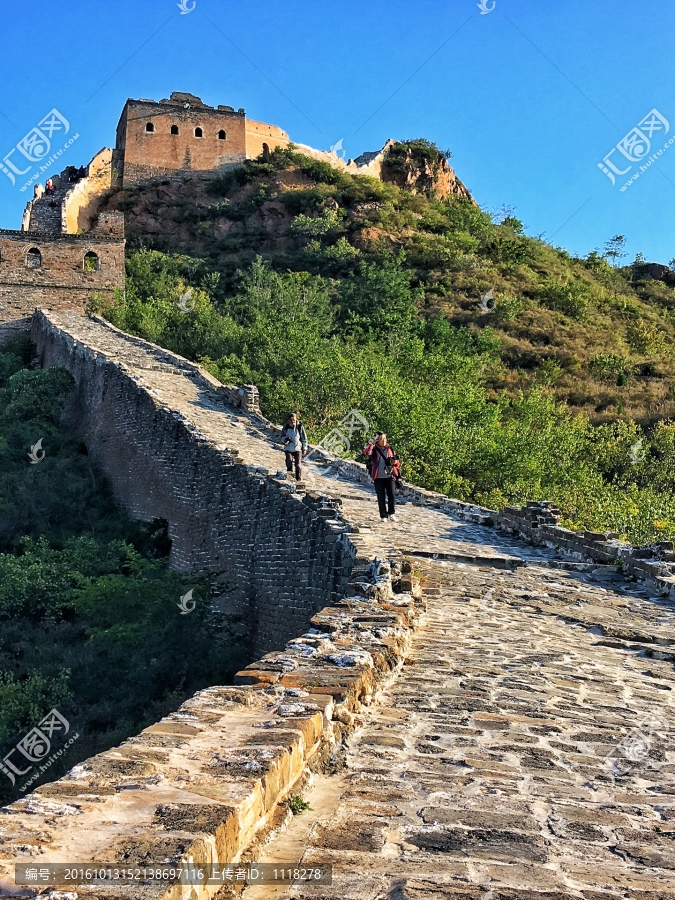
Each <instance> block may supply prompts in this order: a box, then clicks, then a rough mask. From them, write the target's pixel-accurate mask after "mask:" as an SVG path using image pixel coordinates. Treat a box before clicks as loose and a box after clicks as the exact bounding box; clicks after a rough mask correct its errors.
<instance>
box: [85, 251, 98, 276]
mask: <svg viewBox="0 0 675 900" xmlns="http://www.w3.org/2000/svg"><path fill="white" fill-rule="evenodd" d="M100 268H101V260H100V259H99V258H98V256H97V255H96V254H95V253H94V252H93V250H88V251H87V252H86V253H85V254H84V271H85V272H98V270H99V269H100Z"/></svg>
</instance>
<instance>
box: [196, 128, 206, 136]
mask: <svg viewBox="0 0 675 900" xmlns="http://www.w3.org/2000/svg"><path fill="white" fill-rule="evenodd" d="M195 137H204V131H203V130H202V129H201V128H195Z"/></svg>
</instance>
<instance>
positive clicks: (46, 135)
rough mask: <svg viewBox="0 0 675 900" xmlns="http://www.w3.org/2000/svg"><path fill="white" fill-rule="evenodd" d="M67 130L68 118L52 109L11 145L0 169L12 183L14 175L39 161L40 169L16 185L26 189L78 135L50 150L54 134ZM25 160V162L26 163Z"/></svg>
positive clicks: (67, 131)
mask: <svg viewBox="0 0 675 900" xmlns="http://www.w3.org/2000/svg"><path fill="white" fill-rule="evenodd" d="M69 131H70V122H69V121H68V119H66V117H65V116H63V115H62V114H61V113H60V112H59V111H58V109H52V110H51V111H50V112H48V113H47V115H46V116H45V117H44V118H43V119H41V120H40V121H39V122H38V124H37V125H36V126H35V127H34V128H31V130H30V131H29V132H28V134H26V135H25V136H24V137H22V138H21V140H20V141H19V142H18V143H17V144H16V145H15V146H14V147H12V149H11V150H10V151H9V153H7V154H5V156H4V157H3V158H2V162H0V171H2V172H4V174H5V175H6V176H7V177H8V178H9V180H10V181H11V182H12V184H14V185H15V184H16V176H17V175H27V174H28V173H29V172H30V171H31V169H32V168H33V166H34V165H35V164H39V165H40V167H39V169H37V170H35V171H34V172H33V173H32V174H31V176H30V178H29V179H28V180H27V181H25V182H24V184H23V185H22V186H21V187H20V188H19V190H20V191H25V190H26V189H27V188H29V187H30V185H31V184H33V183H34V182H36V181H37V180H38V178H39V177H40V175H42V174H44V173H45V172H46V171H47V169H48V168H49V167H50V166H51V165H52V163H54V162H55V161H56V160H57V159H58V158H59V157H60V156H61V155H62V154H63V152H64V151H65V150H67V149H68V147H70V146H71V144H74V143H75V141H76V140H77V139H78V138H79V136H80V135H79V133H78V134H74V135H73V136H72V137H70V138H68V140H67V141H66V142H65V144H64V145H63V146H62V147H60V148H59V149H58V150H56V151H54V152H53V153H52V152H51V151H52V144H53V143H54V135H57V136H58V135H60V134H63V135H64V136H65V135H66V134H68V133H69ZM50 154H51V155H50ZM26 162H28V165H27V166H26ZM24 166H25V168H23V167H24Z"/></svg>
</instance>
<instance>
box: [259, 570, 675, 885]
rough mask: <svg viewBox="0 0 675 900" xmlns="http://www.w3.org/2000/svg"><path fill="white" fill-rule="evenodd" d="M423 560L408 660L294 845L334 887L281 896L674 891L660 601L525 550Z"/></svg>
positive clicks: (666, 665) (672, 680)
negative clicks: (329, 800) (499, 567)
mask: <svg viewBox="0 0 675 900" xmlns="http://www.w3.org/2000/svg"><path fill="white" fill-rule="evenodd" d="M423 571H424V573H425V575H426V597H427V604H428V611H427V614H426V616H425V617H424V620H423V625H422V627H421V628H420V629H419V631H418V632H417V633H416V636H415V638H414V640H413V644H412V649H411V652H410V653H409V656H408V659H407V660H406V663H407V664H406V665H404V667H403V670H402V673H401V675H400V676H399V677H398V679H397V680H396V682H394V683H393V684H392V685H391V686H390V687H389V688H388V689H387V690H386V691H385V692H384V693H383V694H382V695H381V696H380V698H379V703H378V704H377V705H376V706H374V707H373V708H372V709H371V710H370V711H369V712H368V714H367V717H366V722H365V725H364V727H363V728H362V729H360V730H359V731H358V732H356V733H355V735H354V736H353V737H352V738H351V739H350V745H349V754H348V760H347V768H346V771H345V772H344V773H343V775H342V778H343V782H344V787H343V788H342V790H341V793H340V796H339V799H338V800H337V802H336V803H335V804H334V806H333V808H332V810H331V812H330V814H329V815H323V816H322V817H321V818H319V819H318V820H317V821H316V822H315V824H314V827H313V828H312V830H311V832H310V836H309V839H308V841H307V847H306V849H305V853H304V855H303V857H302V862H303V863H305V864H307V865H309V864H310V863H311V864H324V865H326V864H331V865H332V866H333V867H334V882H333V885H332V886H331V887H325V886H324V887H321V888H319V887H315V888H308V887H294V888H293V889H291V890H288V891H287V892H286V896H292V897H297V898H300V897H302V898H305V897H306V898H312V897H313V898H318V897H321V898H326V900H328V898H338V897H339V898H342V900H349V898H354V900H356V898H358V900H362V898H369V900H376V898H385V897H393V898H397V900H403V898H426V900H428V898H436V897H438V898H440V897H457V898H472V900H474V898H475V900H507V898H508V900H524V898H532V900H534V898H549V900H553V898H560V900H562V898H572V897H581V898H601V897H602V898H609V897H613V898H619V897H620V898H626V900H627V898H637V897H640V898H650V900H657V898H666V897H668V898H673V897H675V778H674V774H675V748H674V747H673V741H672V735H673V731H672V729H673V727H674V726H675V700H674V699H673V687H674V686H675V677H674V674H673V665H672V660H671V659H663V658H658V656H652V657H650V656H648V655H647V654H646V653H645V651H644V647H648V646H650V644H651V645H655V642H656V640H663V639H666V638H667V636H668V635H670V636H671V637H672V636H675V630H674V628H673V626H674V625H675V614H674V612H673V609H672V607H671V606H670V605H669V604H668V602H667V601H663V602H661V601H658V600H655V599H650V597H649V595H648V592H646V591H644V590H641V589H640V588H635V587H633V588H632V589H628V590H626V587H627V586H626V584H625V582H623V581H622V580H620V579H619V578H618V577H614V579H611V580H610V579H607V578H605V579H604V580H603V581H602V582H600V581H598V580H597V579H594V578H593V577H592V576H590V575H586V574H583V575H581V574H579V573H575V572H561V571H559V570H552V569H548V568H546V567H542V566H540V567H534V566H530V567H527V568H518V569H515V570H513V571H511V572H505V571H495V570H491V569H488V568H481V567H478V566H475V565H463V564H457V563H452V562H447V561H439V562H430V563H426V564H425V565H424V569H423ZM424 580H425V579H423V581H424ZM612 629H617V630H619V631H621V632H622V633H628V632H631V633H633V632H634V633H635V634H639V635H640V637H641V641H642V643H641V644H640V645H639V646H638V645H634V646H633V645H630V642H628V641H626V642H625V643H623V644H622V643H620V642H619V643H616V644H611V643H609V642H608V641H607V640H606V639H605V638H604V636H603V632H607V631H609V630H612ZM315 790H317V791H318V793H319V796H320V794H321V792H322V790H323V788H322V786H321V784H320V783H318V784H317V787H316V788H315ZM308 799H309V800H310V802H311V800H312V794H311V793H310V794H308ZM274 853H275V848H274V845H273V844H272V845H270V846H269V847H268V848H267V850H266V852H265V854H264V855H263V859H272V860H273V859H274V858H275V857H274ZM276 896H279V895H278V894H277V895H276ZM244 900H247V895H246V891H245V892H244Z"/></svg>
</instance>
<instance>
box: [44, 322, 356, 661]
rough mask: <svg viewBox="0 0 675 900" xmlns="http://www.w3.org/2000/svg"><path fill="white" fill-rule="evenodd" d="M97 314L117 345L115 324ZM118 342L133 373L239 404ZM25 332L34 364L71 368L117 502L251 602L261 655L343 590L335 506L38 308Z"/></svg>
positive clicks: (186, 371)
mask: <svg viewBox="0 0 675 900" xmlns="http://www.w3.org/2000/svg"><path fill="white" fill-rule="evenodd" d="M98 321H99V322H100V323H101V328H99V332H100V331H101V330H103V331H104V334H105V336H106V337H108V336H109V337H110V340H111V346H112V345H114V343H115V341H116V340H117V335H122V332H118V331H117V329H114V328H112V327H111V326H108V325H106V324H105V323H103V322H102V320H98ZM123 338H124V344H123V347H124V350H125V353H129V354H130V357H133V358H134V359H139V360H140V365H134V372H137V371H142V370H143V369H144V368H145V369H147V370H152V371H155V372H161V373H165V374H166V378H167V379H168V380H169V383H170V382H171V379H172V378H173V379H175V380H176V382H177V389H178V390H179V389H180V384H181V383H183V382H186V381H188V382H189V383H190V386H191V387H196V388H197V392H198V394H199V395H201V394H204V395H206V396H207V397H208V398H213V401H214V410H215V415H216V417H217V416H218V415H222V416H223V418H225V416H228V417H230V416H232V414H233V412H234V410H235V407H233V406H230V405H229V404H227V403H226V402H225V401H226V398H228V397H232V396H233V394H234V396H238V391H236V390H233V389H227V388H226V389H223V388H222V387H221V386H220V385H219V383H218V382H216V381H215V379H213V378H211V376H209V375H208V373H206V372H205V371H204V370H203V369H201V368H200V367H199V366H196V365H193V364H192V363H189V362H188V361H187V360H184V359H182V358H181V357H178V356H176V355H175V354H171V353H168V352H167V351H163V350H160V349H159V348H155V347H153V345H151V344H147V343H146V342H144V341H141V340H140V339H136V338H127V336H123ZM32 339H33V342H34V344H35V346H36V352H37V356H38V359H39V362H40V363H41V365H43V366H44V367H49V366H63V367H64V368H65V369H67V370H68V371H69V372H70V373H71V374H72V375H73V377H74V379H75V382H76V389H75V391H74V393H73V396H72V402H71V406H70V408H69V411H68V416H69V418H70V421H71V423H72V426H73V428H75V429H76V431H77V433H78V435H79V436H80V437H81V439H82V440H84V442H85V443H86V445H87V447H88V450H89V453H90V454H91V456H92V459H93V461H94V462H95V464H96V465H97V466H98V467H99V468H100V469H101V470H102V471H103V472H104V473H105V474H106V475H107V477H108V478H109V480H110V482H111V485H112V489H113V492H114V495H115V498H116V500H117V502H118V503H119V504H120V505H121V506H122V507H123V508H124V509H125V510H126V512H127V513H128V514H129V515H130V516H131V517H132V518H134V519H141V520H151V519H153V518H160V519H166V520H167V521H168V523H169V536H170V538H171V541H172V550H171V562H172V565H173V566H174V567H175V568H177V569H179V570H181V571H185V572H188V571H194V572H200V573H204V572H206V573H211V575H212V577H213V582H214V583H218V582H219V580H220V579H222V581H223V582H224V583H227V584H236V585H237V588H238V591H239V594H240V596H243V597H244V598H245V599H246V600H247V601H248V603H249V611H250V621H249V623H248V624H249V626H250V631H251V633H252V636H253V643H254V647H255V648H256V651H257V652H264V651H266V650H269V649H271V648H275V647H278V646H280V645H281V644H283V643H284V641H286V640H288V639H289V638H290V637H294V636H296V635H298V634H301V633H302V631H303V629H304V628H306V626H307V624H308V623H309V620H310V618H311V616H312V615H313V614H314V613H315V612H317V610H319V609H321V608H322V607H323V606H324V605H325V604H326V603H328V602H330V601H331V600H333V599H335V598H336V597H338V596H339V595H340V593H341V591H342V590H343V588H344V585H345V584H346V581H347V578H348V575H349V572H350V570H351V566H352V557H351V555H350V554H349V552H348V551H347V549H345V546H344V545H343V544H341V543H339V542H338V540H337V539H336V533H335V530H334V526H332V525H331V524H329V522H328V521H327V519H329V518H330V519H335V511H334V510H331V509H328V510H327V511H326V509H325V508H324V507H325V504H324V503H323V502H322V501H321V499H320V498H313V497H310V496H307V497H305V498H304V500H302V499H300V497H299V495H295V496H289V494H288V492H287V491H282V490H281V489H280V486H279V484H278V483H276V482H275V480H274V478H273V477H270V476H269V475H268V474H267V471H266V470H261V469H259V468H257V467H255V466H250V465H249V466H246V465H243V462H242V459H241V458H240V457H239V455H238V451H237V449H236V448H232V447H231V446H230V447H227V446H223V445H218V444H217V443H216V442H214V441H212V440H210V439H208V438H207V437H206V436H204V434H202V433H201V432H199V431H198V430H197V429H196V428H195V427H194V425H191V424H190V423H188V422H186V421H185V420H184V418H183V416H182V415H180V414H179V413H177V412H175V411H172V409H171V408H169V407H167V406H164V405H160V404H159V403H158V401H157V400H156V398H155V397H154V396H153V393H152V392H151V391H150V390H149V389H147V388H146V387H144V386H143V385H142V384H140V383H139V381H138V377H137V376H135V375H134V376H133V377H132V373H131V370H130V369H128V368H127V366H126V364H125V359H124V357H122V358H120V357H119V355H118V356H115V354H114V351H113V350H105V352H104V351H102V350H100V349H99V348H97V347H96V346H93V347H92V346H87V345H85V344H83V343H79V342H77V341H75V340H74V339H73V338H72V337H71V336H70V335H69V334H67V333H65V332H64V331H63V330H61V329H60V328H59V327H57V326H56V325H55V324H53V323H52V322H51V321H50V319H49V317H48V316H47V315H45V314H43V313H40V312H38V313H37V314H36V317H35V320H34V324H33V331H32ZM120 340H121V338H120ZM245 397H246V394H245V395H244V399H245ZM209 402H211V401H209ZM249 415H251V416H252V419H251V422H255V421H257V422H258V424H259V425H262V424H264V423H265V420H264V419H262V417H260V416H256V415H255V414H252V413H249ZM244 421H247V420H246V417H244Z"/></svg>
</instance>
